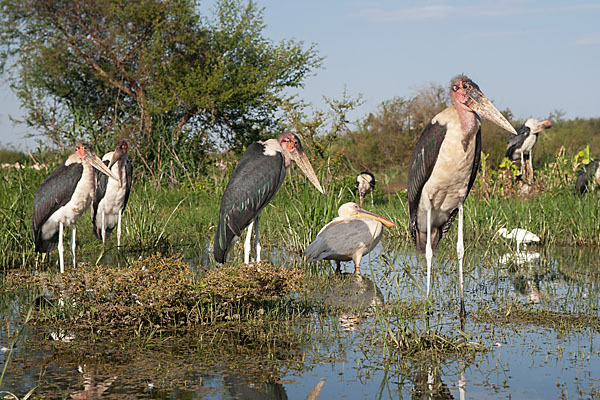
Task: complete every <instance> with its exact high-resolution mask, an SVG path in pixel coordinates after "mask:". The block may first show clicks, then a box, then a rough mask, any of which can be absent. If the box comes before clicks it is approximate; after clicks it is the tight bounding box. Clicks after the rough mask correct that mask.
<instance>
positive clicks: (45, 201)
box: [33, 143, 119, 273]
mask: <svg viewBox="0 0 600 400" xmlns="http://www.w3.org/2000/svg"><path fill="white" fill-rule="evenodd" d="M94 168H95V169H97V170H99V171H101V172H104V173H105V174H107V175H108V176H110V177H111V178H113V179H115V180H116V181H117V182H118V181H119V177H118V176H116V175H115V174H114V173H113V172H112V171H110V170H109V169H108V167H107V166H106V165H104V163H102V160H100V158H98V157H97V156H96V155H95V154H94V152H93V151H92V149H91V148H90V145H89V144H87V143H78V144H77V146H76V150H75V153H74V154H71V156H69V158H67V160H66V161H65V162H64V164H62V165H61V166H60V167H58V168H57V169H56V170H54V172H52V173H51V174H50V175H49V176H48V177H47V178H46V179H45V180H44V181H43V182H42V184H41V185H40V187H38V189H37V191H36V192H35V196H34V197H33V241H34V243H35V251H37V252H39V253H48V252H50V251H52V250H54V249H55V248H56V246H57V245H58V254H59V258H60V272H61V273H62V272H64V247H63V225H72V226H73V233H72V235H71V253H72V255H73V268H74V267H75V232H76V226H75V224H76V223H77V220H78V219H79V217H81V215H83V213H84V212H85V210H86V209H87V208H88V206H89V205H90V202H91V201H92V198H93V197H94V192H95V188H96V172H95V170H94Z"/></svg>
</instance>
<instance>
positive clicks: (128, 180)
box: [102, 156, 133, 210]
mask: <svg viewBox="0 0 600 400" xmlns="http://www.w3.org/2000/svg"><path fill="white" fill-rule="evenodd" d="M124 163H125V198H124V199H123V210H124V209H125V206H126V205H127V202H128V201H129V192H131V184H132V183H133V164H132V163H131V160H130V159H129V157H127V156H125V160H124ZM102 175H104V174H102Z"/></svg>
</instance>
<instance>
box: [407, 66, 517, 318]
mask: <svg viewBox="0 0 600 400" xmlns="http://www.w3.org/2000/svg"><path fill="white" fill-rule="evenodd" d="M450 99H451V100H452V105H451V106H449V107H448V108H446V109H445V110H444V111H442V112H440V113H439V114H437V115H436V116H435V117H433V119H432V120H431V122H430V123H429V124H428V125H427V126H426V127H425V129H424V130H423V133H422V134H421V137H420V138H419V140H418V141H417V144H416V145H415V148H414V150H413V153H412V156H411V158H410V164H409V171H408V208H409V213H410V232H411V235H412V237H413V239H414V241H415V245H416V248H417V251H418V252H419V253H425V256H426V259H427V297H429V288H430V280H431V261H432V258H433V250H435V248H436V247H437V245H438V243H439V241H440V239H441V238H442V237H443V236H444V235H446V233H448V230H449V229H450V225H451V224H452V221H454V218H456V215H457V214H458V241H457V245H456V250H457V255H458V272H459V279H460V280H459V285H460V316H461V319H464V316H465V306H464V296H463V271H462V267H463V255H464V245H463V204H464V202H465V200H466V198H467V196H468V194H469V191H470V190H471V187H472V186H473V182H474V181H475V176H476V175H477V169H478V168H479V160H480V156H481V120H480V115H481V116H482V117H484V118H487V119H489V120H490V121H492V122H494V123H495V124H497V125H499V126H500V127H502V128H504V129H506V130H507V131H509V132H513V133H515V130H514V128H513V127H512V126H511V125H510V123H509V122H508V121H507V120H506V118H504V116H502V114H500V112H499V111H498V110H497V109H496V107H494V105H493V104H492V103H491V102H490V101H489V100H488V99H487V98H486V97H485V95H484V94H483V93H482V92H481V90H480V89H479V86H477V84H476V83H475V82H473V81H472V80H471V79H469V78H467V77H466V76H464V75H459V76H457V77H456V78H454V79H452V82H451V85H450Z"/></svg>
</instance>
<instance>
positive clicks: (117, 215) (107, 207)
mask: <svg viewBox="0 0 600 400" xmlns="http://www.w3.org/2000/svg"><path fill="white" fill-rule="evenodd" d="M127 147H128V146H127V141H126V140H124V139H121V140H119V141H117V144H116V146H115V150H114V151H111V152H109V153H106V154H105V155H104V157H102V161H103V162H104V164H105V165H107V166H108V168H109V169H110V170H111V171H112V172H113V174H115V175H116V176H118V177H119V179H120V182H124V183H125V184H124V185H121V184H120V182H119V181H116V180H114V179H112V178H109V177H108V176H106V175H104V174H98V179H96V197H95V198H94V201H93V203H92V209H91V210H92V225H93V226H94V235H96V237H97V238H98V239H102V245H104V243H105V242H106V239H108V238H109V237H110V234H111V233H112V231H113V229H115V226H116V227H117V247H120V246H121V214H122V212H123V210H124V209H125V206H126V205H127V200H129V192H130V191H131V179H132V178H131V176H132V174H133V166H132V165H131V161H130V160H129V157H127Z"/></svg>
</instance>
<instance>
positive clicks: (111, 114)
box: [0, 0, 322, 157]
mask: <svg viewBox="0 0 600 400" xmlns="http://www.w3.org/2000/svg"><path fill="white" fill-rule="evenodd" d="M0 4H1V7H2V13H1V16H0V18H1V21H0V46H1V47H0V49H1V53H0V63H1V64H0V66H1V67H2V71H3V72H4V73H5V74H8V77H9V81H10V83H11V86H12V88H13V90H14V91H15V92H16V94H17V96H18V97H19V99H20V101H21V106H22V109H23V110H24V111H25V113H26V120H27V123H28V124H30V125H32V126H33V127H35V128H37V129H39V130H40V132H42V133H44V134H46V135H48V136H49V137H51V138H52V139H54V140H55V141H57V142H63V143H64V142H66V143H68V142H70V141H74V140H79V139H81V138H82V137H83V138H85V139H88V140H91V141H92V142H99V144H101V145H103V146H108V145H110V146H112V143H113V142H114V138H115V136H127V137H129V138H131V139H133V140H134V141H135V142H136V143H137V144H138V145H139V146H142V147H152V149H151V148H147V149H144V150H145V151H147V153H148V154H152V153H153V151H155V150H153V149H156V146H157V144H158V145H159V147H160V145H164V146H167V147H170V148H173V147H178V146H188V148H190V149H192V148H191V147H190V146H192V147H194V146H196V148H197V149H202V148H204V149H206V146H207V144H208V143H210V142H211V141H212V142H214V141H218V142H219V143H226V144H228V145H230V146H231V147H233V148H242V147H243V146H244V145H246V144H248V143H249V142H252V141H254V140H256V139H258V138H259V137H264V136H266V135H267V134H268V133H269V132H272V131H274V130H276V129H277V128H278V124H279V119H278V117H277V111H278V107H279V106H280V105H281V102H282V101H284V100H285V99H286V89H288V88H297V87H301V86H302V85H303V82H304V80H305V79H306V77H307V76H308V75H309V74H311V73H312V71H313V70H314V69H316V68H318V67H319V66H320V65H321V61H322V60H321V58H320V57H319V56H318V55H317V53H316V51H315V49H314V45H311V46H308V47H307V48H304V44H303V43H302V42H294V41H282V42H280V43H277V44H276V43H273V42H272V41H271V40H269V39H268V38H265V37H264V36H263V31H264V28H265V25H264V22H263V18H262V10H261V9H259V8H257V6H256V4H255V3H254V2H252V1H248V2H244V1H242V0H220V1H218V2H217V3H216V5H215V11H214V15H212V16H211V18H207V17H204V16H202V15H200V11H199V7H198V4H196V2H195V1H193V0H20V1H14V0H1V1H0ZM148 157H152V156H150V155H149V156H148Z"/></svg>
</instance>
